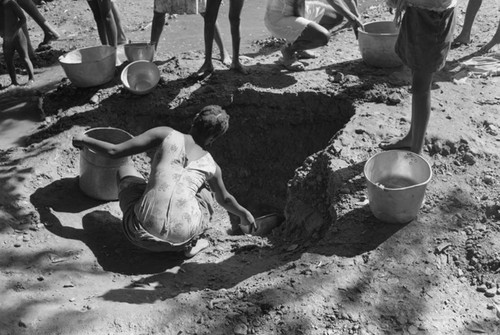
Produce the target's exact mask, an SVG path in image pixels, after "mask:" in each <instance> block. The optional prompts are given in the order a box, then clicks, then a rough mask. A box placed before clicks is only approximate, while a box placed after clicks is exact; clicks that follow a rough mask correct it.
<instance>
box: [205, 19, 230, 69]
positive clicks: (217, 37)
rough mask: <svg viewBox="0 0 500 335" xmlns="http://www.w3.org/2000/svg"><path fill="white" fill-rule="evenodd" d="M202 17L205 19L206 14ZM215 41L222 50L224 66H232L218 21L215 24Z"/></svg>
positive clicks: (221, 55) (221, 57) (221, 56)
mask: <svg viewBox="0 0 500 335" xmlns="http://www.w3.org/2000/svg"><path fill="white" fill-rule="evenodd" d="M200 15H201V16H202V17H203V19H205V13H200ZM214 40H215V43H216V44H217V46H218V47H219V50H220V59H221V61H222V63H223V64H224V65H227V66H229V65H231V57H230V56H229V53H228V52H227V50H226V48H224V43H223V42H222V37H221V34H220V30H219V25H218V24H217V21H216V22H215V30H214Z"/></svg>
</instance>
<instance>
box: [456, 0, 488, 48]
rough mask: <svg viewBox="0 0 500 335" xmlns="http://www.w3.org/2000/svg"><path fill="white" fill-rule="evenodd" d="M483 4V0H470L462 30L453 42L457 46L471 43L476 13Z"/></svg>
mask: <svg viewBox="0 0 500 335" xmlns="http://www.w3.org/2000/svg"><path fill="white" fill-rule="evenodd" d="M482 4H483V0H469V2H468V3H467V9H466V11H465V18H464V25H463V27H462V31H461V32H460V34H459V35H458V36H457V37H456V38H455V40H454V41H453V44H454V45H455V46H458V45H461V44H469V43H470V33H471V30H472V25H473V24H474V19H475V18H476V14H477V12H478V11H479V8H480V7H481V5H482Z"/></svg>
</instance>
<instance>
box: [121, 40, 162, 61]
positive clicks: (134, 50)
mask: <svg viewBox="0 0 500 335" xmlns="http://www.w3.org/2000/svg"><path fill="white" fill-rule="evenodd" d="M123 48H124V50H125V56H127V60H128V61H129V62H135V61H136V60H147V61H150V62H152V61H153V57H154V55H155V46H154V45H153V44H150V43H128V44H125V45H124V46H123Z"/></svg>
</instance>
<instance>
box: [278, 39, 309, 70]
mask: <svg viewBox="0 0 500 335" xmlns="http://www.w3.org/2000/svg"><path fill="white" fill-rule="evenodd" d="M281 54H282V55H283V57H281V59H280V63H281V65H283V66H284V67H285V68H286V69H287V70H289V71H295V72H297V71H304V70H305V67H304V64H302V63H301V62H299V61H298V59H297V55H296V53H295V52H294V51H292V50H291V49H290V46H289V45H287V46H285V47H284V48H282V49H281Z"/></svg>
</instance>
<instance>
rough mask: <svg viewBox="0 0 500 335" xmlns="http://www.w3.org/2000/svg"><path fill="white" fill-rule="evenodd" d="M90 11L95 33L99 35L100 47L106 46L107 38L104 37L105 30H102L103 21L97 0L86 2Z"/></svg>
mask: <svg viewBox="0 0 500 335" xmlns="http://www.w3.org/2000/svg"><path fill="white" fill-rule="evenodd" d="M87 3H88V4H89V7H90V10H91V11H92V15H93V16H94V21H95V24H96V26H97V33H98V34H99V39H100V40H101V44H102V45H107V44H108V37H107V36H106V28H104V20H103V19H102V18H101V11H100V10H99V4H98V3H97V0H88V1H87Z"/></svg>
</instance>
